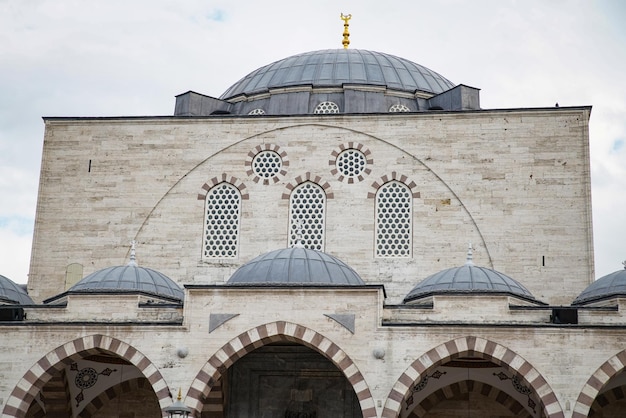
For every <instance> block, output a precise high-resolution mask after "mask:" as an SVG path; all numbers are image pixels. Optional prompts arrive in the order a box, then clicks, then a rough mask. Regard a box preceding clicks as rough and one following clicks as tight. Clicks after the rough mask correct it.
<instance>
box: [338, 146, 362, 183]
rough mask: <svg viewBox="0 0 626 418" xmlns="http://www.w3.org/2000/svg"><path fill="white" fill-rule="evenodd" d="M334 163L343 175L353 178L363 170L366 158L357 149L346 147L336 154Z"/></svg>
mask: <svg viewBox="0 0 626 418" xmlns="http://www.w3.org/2000/svg"><path fill="white" fill-rule="evenodd" d="M336 165H337V170H338V171H339V173H341V174H342V175H343V176H345V177H347V178H355V177H358V176H359V175H360V174H361V173H362V172H363V170H365V166H366V165H367V158H365V154H363V153H362V152H361V151H359V150H358V149H347V150H345V151H343V152H341V153H340V154H339V155H338V156H337V161H336Z"/></svg>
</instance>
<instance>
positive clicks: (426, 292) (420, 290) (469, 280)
mask: <svg viewBox="0 0 626 418" xmlns="http://www.w3.org/2000/svg"><path fill="white" fill-rule="evenodd" d="M468 293H471V294H509V295H511V296H516V297H520V298H522V299H527V300H532V301H535V297H534V296H533V295H532V294H531V293H530V292H529V291H528V289H526V288H525V287H524V286H522V284H520V283H519V282H517V281H516V280H514V279H512V278H510V277H509V276H507V275H505V274H502V273H500V272H498V271H495V270H491V269H488V268H485V267H477V266H475V265H474V264H472V263H470V262H468V263H467V264H465V265H464V266H462V267H454V268H450V269H447V270H443V271H440V272H439V273H435V274H433V275H432V276H429V277H427V278H426V279H424V280H423V281H421V282H420V283H418V284H417V286H415V287H414V288H413V290H411V291H410V292H409V294H408V295H406V297H405V298H404V302H405V303H406V302H410V301H413V300H416V299H421V298H424V297H427V296H431V295H436V294H468Z"/></svg>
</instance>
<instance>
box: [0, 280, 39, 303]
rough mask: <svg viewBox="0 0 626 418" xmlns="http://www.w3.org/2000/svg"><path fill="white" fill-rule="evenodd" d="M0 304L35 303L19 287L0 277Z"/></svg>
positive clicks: (11, 281)
mask: <svg viewBox="0 0 626 418" xmlns="http://www.w3.org/2000/svg"><path fill="white" fill-rule="evenodd" d="M0 304H18V305H34V304H35V302H33V300H32V299H31V298H30V296H28V294H27V293H26V291H25V290H24V289H23V288H22V287H21V286H20V285H18V284H17V283H15V282H14V281H13V280H11V279H7V278H6V277H4V276H2V275H0Z"/></svg>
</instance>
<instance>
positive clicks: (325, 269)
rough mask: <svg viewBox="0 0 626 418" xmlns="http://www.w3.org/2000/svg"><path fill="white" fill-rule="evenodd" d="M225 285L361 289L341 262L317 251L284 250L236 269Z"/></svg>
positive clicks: (305, 249)
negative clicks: (355, 287)
mask: <svg viewBox="0 0 626 418" xmlns="http://www.w3.org/2000/svg"><path fill="white" fill-rule="evenodd" d="M228 285H231V286H232V285H235V286H237V285H266V286H290V285H292V286H362V285H365V283H364V282H363V280H362V279H361V277H360V276H359V275H358V274H357V273H356V272H355V271H354V270H352V268H350V266H348V265H347V264H346V263H344V262H343V261H341V260H339V259H338V258H335V257H333V256H331V255H328V254H326V253H323V252H321V251H317V250H311V249H308V248H301V247H300V246H294V247H293V248H285V249H281V250H275V251H271V252H269V253H266V254H263V255H260V256H258V257H257V258H255V259H253V260H252V261H250V262H248V263H246V264H244V265H243V266H241V267H239V269H238V270H237V271H235V273H234V274H233V275H232V276H231V278H230V279H229V280H228Z"/></svg>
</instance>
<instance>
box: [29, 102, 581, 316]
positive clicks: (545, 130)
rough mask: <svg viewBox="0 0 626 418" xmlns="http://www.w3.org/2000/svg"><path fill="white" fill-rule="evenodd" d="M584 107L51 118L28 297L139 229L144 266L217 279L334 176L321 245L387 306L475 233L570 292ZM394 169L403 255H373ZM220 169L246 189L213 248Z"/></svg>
mask: <svg viewBox="0 0 626 418" xmlns="http://www.w3.org/2000/svg"><path fill="white" fill-rule="evenodd" d="M588 119H589V109H588V108H558V109H557V108H555V109H536V110H506V111H477V112H447V113H435V114H397V113H396V114H385V115H376V116H372V115H364V116H347V115H323V116H302V117H288V118H287V117H272V118H259V117H238V118H233V117H210V118H197V119H192V120H190V119H180V118H158V119H154V118H124V119H116V118H110V119H109V118H107V119H100V118H99V119H89V118H84V119H47V120H46V138H45V139H46V140H45V144H44V156H43V162H42V173H44V174H45V175H44V176H42V178H41V185H40V190H41V191H40V199H39V206H38V212H37V223H38V225H42V228H45V230H42V228H39V229H38V231H37V232H36V234H35V237H34V244H33V254H32V260H33V263H32V268H31V271H30V279H29V289H28V290H29V294H30V295H31V297H33V298H34V299H35V300H39V301H41V300H44V299H46V298H49V297H51V296H53V295H56V294H58V293H60V292H62V291H63V290H65V280H66V271H67V267H68V265H70V264H72V263H77V264H80V265H82V266H83V269H84V275H87V274H89V273H91V272H93V271H96V270H99V269H101V268H105V267H108V266H112V265H120V264H124V263H125V260H127V258H128V248H129V247H128V245H127V242H128V241H130V240H132V239H134V240H136V241H137V242H138V243H139V244H138V245H139V248H140V250H139V254H138V258H139V261H140V264H142V265H146V266H150V267H151V268H154V269H156V270H158V271H161V272H163V273H164V274H166V275H168V276H169V277H171V278H173V279H174V280H176V281H178V282H179V283H188V284H215V283H223V282H225V281H226V280H227V279H228V278H229V277H230V275H231V274H232V273H233V272H234V270H235V269H236V268H237V267H238V266H239V265H240V264H241V263H245V262H247V261H249V260H251V259H252V258H254V257H256V256H257V255H259V254H262V253H265V252H267V251H270V250H273V249H277V248H283V247H285V246H286V245H287V235H288V232H287V226H288V223H287V222H286V221H287V219H288V213H289V201H288V196H289V193H290V191H291V189H292V188H293V187H295V186H296V185H297V184H299V183H302V182H304V181H306V180H308V179H310V180H315V181H316V182H318V183H319V184H320V185H321V186H323V187H325V188H326V190H325V192H326V197H327V202H326V230H325V246H324V251H326V252H328V253H330V254H333V255H335V256H337V257H338V258H340V259H342V260H345V261H347V262H348V263H349V264H350V266H352V267H353V268H354V269H355V270H356V271H358V272H359V274H360V275H361V276H362V277H363V278H364V280H365V281H366V282H368V283H383V284H385V286H386V288H387V292H388V296H389V301H390V302H391V303H398V302H400V301H401V300H402V298H403V297H404V296H405V295H406V294H407V293H408V292H409V291H410V290H411V288H412V287H413V286H414V285H415V284H416V283H417V282H418V281H420V280H422V279H423V278H425V277H427V276H428V275H430V274H433V273H436V272H437V271H440V270H443V269H444V268H448V267H452V266H456V265H459V264H462V263H463V261H464V254H465V248H466V247H467V243H469V242H471V243H472V244H473V245H474V247H475V248H476V252H475V255H474V257H475V260H476V264H477V265H482V266H485V267H489V268H493V269H496V270H498V271H500V272H502V273H505V274H507V275H509V276H511V277H513V278H515V279H516V280H518V281H519V282H521V283H523V284H524V285H525V286H526V287H527V288H528V289H529V290H530V291H531V292H532V293H533V295H535V297H536V298H537V299H539V300H542V301H544V302H547V303H550V304H553V305H560V304H569V303H571V302H572V301H573V300H574V298H575V297H576V296H577V295H578V294H579V293H580V292H581V291H582V290H583V289H584V288H585V287H586V286H587V285H588V284H589V283H591V280H592V278H593V247H592V236H591V207H590V180H589V157H588V154H589V152H588V138H587V135H588V134H587V132H588ZM267 144H272V146H275V147H280V150H281V152H282V153H284V155H285V156H286V157H285V158H288V161H289V165H288V166H287V167H284V171H285V174H282V173H281V174H279V175H278V176H277V179H278V181H277V182H272V184H264V182H258V179H257V178H255V175H254V174H253V173H252V174H250V172H249V171H250V170H249V166H247V165H246V162H247V161H248V160H249V157H248V154H249V153H255V152H256V150H257V149H259V147H264V146H266V145H267ZM342 147H344V148H346V147H364V148H367V150H368V151H369V153H368V155H369V157H368V158H369V160H370V161H371V163H368V165H367V168H368V171H370V172H369V174H368V175H366V176H364V178H363V179H362V180H360V181H358V180H356V181H354V182H348V181H346V179H344V180H343V181H342V180H340V179H339V177H340V176H338V175H337V174H333V173H332V171H333V168H334V167H333V166H332V165H331V164H329V160H330V161H333V153H335V152H336V149H341V148H342ZM68 150H69V151H68ZM335 171H336V170H335ZM391 179H398V180H400V181H402V182H404V183H406V185H407V186H409V187H410V189H411V192H412V194H413V196H414V199H413V217H412V235H413V236H412V240H413V246H412V256H411V257H409V258H406V259H384V258H375V257H374V239H375V237H374V225H375V212H374V206H375V200H374V197H373V196H374V194H375V193H376V190H377V188H378V187H379V186H380V185H381V184H383V183H385V182H386V181H388V180H391ZM255 180H256V181H255ZM222 181H226V182H229V183H231V184H234V185H235V186H236V187H238V188H239V189H240V190H241V191H242V195H243V196H242V197H243V199H244V202H243V204H242V215H241V243H240V247H239V254H238V257H237V258H236V259H233V260H230V259H225V260H219V259H218V260H205V259H203V257H202V238H203V236H202V233H203V222H204V205H205V202H204V196H206V190H207V188H210V187H211V185H213V184H216V183H219V182H222ZM260 214H262V216H259V215H260Z"/></svg>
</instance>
